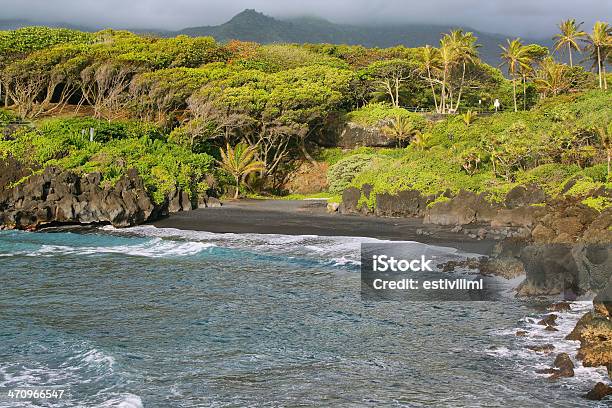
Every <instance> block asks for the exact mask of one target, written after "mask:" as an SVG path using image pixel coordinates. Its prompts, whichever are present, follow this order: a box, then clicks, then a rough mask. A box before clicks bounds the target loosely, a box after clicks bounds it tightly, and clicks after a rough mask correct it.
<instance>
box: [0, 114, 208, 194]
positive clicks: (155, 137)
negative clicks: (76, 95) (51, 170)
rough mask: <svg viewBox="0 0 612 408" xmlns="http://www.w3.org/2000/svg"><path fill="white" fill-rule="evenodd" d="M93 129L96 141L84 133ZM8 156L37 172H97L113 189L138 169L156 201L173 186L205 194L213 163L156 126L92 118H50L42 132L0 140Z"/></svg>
mask: <svg viewBox="0 0 612 408" xmlns="http://www.w3.org/2000/svg"><path fill="white" fill-rule="evenodd" d="M88 126H92V127H94V128H95V129H96V137H95V139H94V142H90V141H89V133H88V132H87V133H86V134H82V133H81V129H82V128H86V127H88ZM7 155H11V156H13V157H15V158H16V159H18V160H20V161H22V162H24V163H26V164H29V165H30V166H32V167H33V168H35V169H38V168H44V167H46V166H58V167H60V168H63V169H71V170H73V171H76V172H79V173H90V172H100V173H101V174H102V179H103V181H102V183H103V184H106V185H113V184H114V183H115V182H116V181H117V180H118V179H119V178H120V177H121V176H122V175H123V174H125V172H126V171H127V170H128V169H130V168H136V169H137V170H138V171H139V173H140V175H141V176H142V178H143V180H144V183H145V186H146V187H147V189H148V191H149V192H150V193H151V194H152V196H153V198H154V199H155V201H156V202H161V201H163V199H164V197H165V196H166V195H167V194H168V193H169V192H170V191H171V190H172V189H173V188H175V187H176V186H180V187H181V188H183V189H184V190H185V191H187V192H188V193H190V194H196V193H197V192H201V191H204V190H206V189H207V188H208V187H207V186H206V184H205V183H204V178H205V176H206V175H207V174H211V173H213V172H214V159H213V158H212V157H211V156H209V155H207V154H204V153H200V154H196V153H193V152H192V151H191V150H190V149H188V148H185V147H182V146H179V145H176V144H173V143H168V142H166V140H165V136H164V135H163V134H162V133H161V132H160V131H159V130H158V129H157V128H156V127H154V126H152V125H148V124H146V123H136V122H110V123H109V122H106V121H98V120H95V119H91V118H75V119H63V120H60V119H54V120H50V121H46V122H44V123H43V124H42V125H41V127H40V129H31V128H22V129H21V130H19V131H18V132H16V133H15V134H14V135H12V137H11V140H0V156H7Z"/></svg>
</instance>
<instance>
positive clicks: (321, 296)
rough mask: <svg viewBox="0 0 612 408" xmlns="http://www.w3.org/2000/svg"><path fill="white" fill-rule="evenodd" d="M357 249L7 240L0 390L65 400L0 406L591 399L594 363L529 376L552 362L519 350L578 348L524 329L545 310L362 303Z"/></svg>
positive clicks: (268, 239)
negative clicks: (559, 373) (565, 372)
mask: <svg viewBox="0 0 612 408" xmlns="http://www.w3.org/2000/svg"><path fill="white" fill-rule="evenodd" d="M366 241H367V242H372V241H374V240H369V239H362V238H344V237H313V236H281V235H255V234H246V235H234V234H212V233H203V232H186V231H178V230H167V229H166V230H161V229H155V228H153V227H137V228H133V229H129V230H122V231H116V230H112V229H100V230H89V231H87V232H81V233H74V232H58V233H24V232H6V231H5V232H0V288H1V291H0V392H2V395H6V393H7V392H8V390H11V389H17V388H19V387H33V386H38V387H56V389H65V390H66V394H65V395H64V397H63V399H61V400H57V401H52V402H50V401H47V402H44V401H39V400H20V401H15V400H12V401H11V400H9V399H7V398H4V399H2V398H1V397H0V406H2V407H22V406H54V407H55V406H58V407H74V406H81V407H115V406H116V407H140V406H145V407H210V406H214V407H225V406H231V407H242V406H269V407H273V406H274V407H276V406H290V407H296V406H406V407H429V406H440V407H467V406H480V407H502V406H503V407H525V406H538V407H539V406H555V407H576V406H598V405H597V404H596V403H592V402H587V401H585V400H583V399H582V398H580V394H582V393H584V392H585V391H586V390H587V388H588V387H589V386H592V385H593V384H594V381H597V380H598V379H601V378H603V375H604V372H602V370H593V369H585V368H582V367H580V366H579V367H578V369H577V370H576V373H577V375H576V377H575V378H572V379H568V380H565V381H559V382H549V381H547V380H546V379H545V377H543V376H539V375H536V374H534V369H535V368H538V367H543V366H546V365H550V363H551V362H552V360H553V359H554V355H549V356H543V355H536V354H535V353H533V352H530V351H527V350H526V349H525V345H527V344H535V343H538V344H539V343H553V344H555V346H556V347H557V349H558V350H567V351H572V350H574V348H575V343H573V342H567V341H563V340H562V337H563V333H562V332H559V333H549V332H544V331H543V330H542V329H541V328H539V327H538V326H537V325H535V324H533V322H530V321H529V320H528V318H529V317H532V318H537V317H538V316H539V315H541V314H542V313H543V310H542V309H541V307H540V306H539V305H537V304H534V303H532V302H524V301H518V300H515V299H513V298H512V297H511V296H510V295H508V296H506V297H504V298H503V300H502V301H499V302H472V303H469V302H463V303H459V302H446V303H440V304H435V303H422V302H421V303H411V302H402V303H400V302H377V303H368V302H362V300H361V299H360V295H359V288H360V279H359V263H358V260H359V244H360V243H361V242H366ZM413 245H414V248H415V253H419V252H422V251H423V248H424V247H423V246H422V244H417V243H414V244H413ZM429 249H430V250H432V249H431V248H429ZM433 250H434V252H435V253H436V254H437V255H436V257H437V259H438V260H444V259H451V258H456V257H459V256H461V254H457V253H455V252H454V251H452V250H448V249H444V248H434V249H433ZM508 288H509V289H510V284H508ZM587 307H588V305H585V304H576V305H575V306H574V308H575V310H574V311H572V312H570V313H566V314H564V315H562V316H561V319H560V320H561V326H560V328H561V329H562V330H569V328H570V327H571V326H572V324H573V323H574V322H575V321H576V319H577V318H578V317H579V316H580V313H581V312H582V311H583V310H585V309H586V308H587ZM517 328H521V329H526V330H528V331H529V333H530V334H529V336H528V337H527V338H519V337H516V336H515V335H514V332H515V331H516V330H517ZM600 404H602V403H600ZM601 406H603V405H601Z"/></svg>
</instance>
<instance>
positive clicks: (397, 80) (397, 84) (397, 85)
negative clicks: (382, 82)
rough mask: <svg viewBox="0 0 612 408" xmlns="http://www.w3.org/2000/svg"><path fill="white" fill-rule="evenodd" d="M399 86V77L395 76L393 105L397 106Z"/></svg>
mask: <svg viewBox="0 0 612 408" xmlns="http://www.w3.org/2000/svg"><path fill="white" fill-rule="evenodd" d="M399 87H400V80H399V78H395V107H396V108H399V106H400V104H399Z"/></svg>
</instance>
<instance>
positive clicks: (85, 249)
mask: <svg viewBox="0 0 612 408" xmlns="http://www.w3.org/2000/svg"><path fill="white" fill-rule="evenodd" d="M214 246H215V245H214V244H210V243H202V242H179V241H169V240H163V239H161V238H155V239H151V240H149V241H147V242H144V243H141V244H134V245H113V246H66V245H42V246H41V247H40V248H39V249H38V250H36V251H33V252H30V253H28V254H27V256H47V257H50V256H56V255H97V254H123V255H131V256H144V257H149V258H162V257H168V256H190V255H196V254H198V253H200V252H202V251H204V250H207V249H209V248H211V247H214Z"/></svg>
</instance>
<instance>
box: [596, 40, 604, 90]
mask: <svg viewBox="0 0 612 408" xmlns="http://www.w3.org/2000/svg"><path fill="white" fill-rule="evenodd" d="M597 72H598V74H599V89H603V81H602V75H601V74H602V71H601V51H600V49H599V47H597Z"/></svg>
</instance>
